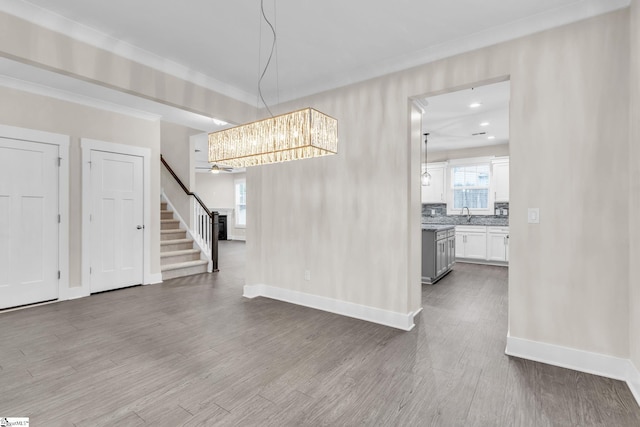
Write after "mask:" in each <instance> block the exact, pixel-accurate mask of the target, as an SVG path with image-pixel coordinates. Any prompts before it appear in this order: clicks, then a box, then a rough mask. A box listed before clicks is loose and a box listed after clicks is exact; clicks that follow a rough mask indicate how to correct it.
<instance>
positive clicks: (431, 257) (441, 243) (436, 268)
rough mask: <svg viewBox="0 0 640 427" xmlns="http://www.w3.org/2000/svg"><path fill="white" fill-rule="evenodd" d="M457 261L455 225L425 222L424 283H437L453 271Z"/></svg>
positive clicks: (423, 247)
mask: <svg viewBox="0 0 640 427" xmlns="http://www.w3.org/2000/svg"><path fill="white" fill-rule="evenodd" d="M455 262H456V230H455V226H453V225H431V224H423V225H422V283H428V284H433V283H436V282H437V281H438V280H440V279H441V278H442V277H443V276H444V275H446V274H447V273H449V272H450V271H451V269H452V268H453V265H454V264H455Z"/></svg>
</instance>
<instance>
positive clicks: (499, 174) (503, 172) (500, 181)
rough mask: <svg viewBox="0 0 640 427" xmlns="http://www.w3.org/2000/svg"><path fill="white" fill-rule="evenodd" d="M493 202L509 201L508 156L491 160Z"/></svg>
mask: <svg viewBox="0 0 640 427" xmlns="http://www.w3.org/2000/svg"><path fill="white" fill-rule="evenodd" d="M491 167H492V183H493V197H494V202H508V201H509V158H508V157H507V158H499V159H496V160H493V161H492V162H491Z"/></svg>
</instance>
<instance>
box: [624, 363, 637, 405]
mask: <svg viewBox="0 0 640 427" xmlns="http://www.w3.org/2000/svg"><path fill="white" fill-rule="evenodd" d="M629 363H630V365H631V367H630V368H629V375H628V377H627V385H628V386H629V389H630V390H631V393H632V394H633V397H635V398H636V402H638V405H640V370H638V368H636V366H635V365H634V364H633V362H629Z"/></svg>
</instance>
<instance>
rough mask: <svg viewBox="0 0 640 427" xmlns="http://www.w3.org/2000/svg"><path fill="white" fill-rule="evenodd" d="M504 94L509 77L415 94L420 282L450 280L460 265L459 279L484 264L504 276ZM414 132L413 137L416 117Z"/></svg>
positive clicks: (506, 181)
mask: <svg viewBox="0 0 640 427" xmlns="http://www.w3.org/2000/svg"><path fill="white" fill-rule="evenodd" d="M509 98H510V81H509V80H507V79H500V80H498V81H496V80H493V81H490V82H484V83H478V84H474V85H470V86H466V87H462V88H456V89H452V90H449V91H445V92H439V93H435V94H430V95H425V96H421V97H415V98H413V103H414V106H415V107H416V108H415V109H414V112H415V111H416V110H419V111H420V113H421V114H420V116H421V117H420V118H421V120H420V125H419V135H420V138H421V141H420V151H419V152H418V151H416V150H414V151H413V153H414V154H413V155H416V153H419V154H420V175H421V179H420V181H418V178H417V177H416V178H415V179H416V181H417V184H414V185H418V186H419V187H420V191H419V192H420V203H419V206H420V208H419V209H420V212H419V214H418V216H419V217H420V223H421V239H420V240H421V242H420V243H417V244H416V247H420V248H421V249H418V251H420V252H421V256H420V262H419V263H420V266H419V269H420V272H421V283H423V285H422V286H423V287H424V286H431V284H435V286H447V283H452V282H454V278H455V276H456V271H457V270H459V271H460V274H458V275H457V276H458V278H460V275H461V274H466V275H469V274H471V276H470V277H472V276H473V272H474V271H475V270H477V272H478V274H488V273H489V272H491V271H492V270H491V268H485V266H491V267H492V268H493V269H494V270H493V271H496V270H495V268H497V269H498V271H499V270H500V269H502V271H503V273H504V277H505V281H506V277H507V276H508V265H509V160H510V159H509ZM411 134H412V136H413V137H412V144H415V143H417V141H416V140H417V135H418V125H417V121H416V120H413V121H412V132H411ZM414 176H415V175H414ZM416 269H418V268H417V266H416ZM478 280H480V278H478ZM427 284H428V285H427ZM505 285H506V283H505ZM423 289H424V288H423Z"/></svg>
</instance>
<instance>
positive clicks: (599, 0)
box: [280, 0, 631, 101]
mask: <svg viewBox="0 0 640 427" xmlns="http://www.w3.org/2000/svg"><path fill="white" fill-rule="evenodd" d="M630 4H631V0H580V1H576V2H574V3H571V4H569V5H567V6H563V7H559V8H556V9H553V10H550V11H547V12H543V13H539V14H536V15H532V16H529V17H527V18H523V19H519V20H516V21H513V22H510V23H508V24H505V25H501V26H497V27H492V28H489V29H487V30H484V31H480V32H477V33H474V34H470V35H468V36H466V37H461V38H458V39H455V40H450V41H447V42H444V43H441V44H439V45H434V46H430V47H428V48H426V49H422V50H419V51H415V52H411V53H410V54H406V55H402V56H398V57H395V58H390V59H388V60H385V61H382V62H379V63H377V64H375V65H371V64H368V65H366V66H363V67H360V68H356V69H352V70H350V71H349V72H345V73H340V75H336V76H323V77H322V78H318V79H316V81H317V82H319V83H318V84H315V85H305V87H297V88H292V89H288V90H286V89H285V90H283V89H281V90H280V99H281V100H284V101H290V100H292V99H297V98H301V97H303V96H308V95H312V94H315V93H320V92H324V91H327V90H331V89H334V88H338V87H343V86H347V85H350V84H354V83H358V82H363V81H365V80H369V79H373V78H376V77H381V76H384V75H387V74H390V73H394V72H398V71H402V70H406V69H409V68H413V67H417V66H420V65H424V64H428V63H430V62H433V61H437V60H440V59H444V58H448V57H451V56H454V55H459V54H462V53H466V52H471V51H474V50H477V49H482V48H485V47H488V46H492V45H495V44H498V43H503V42H507V41H510V40H514V39H517V38H520V37H524V36H528V35H531V34H535V33H539V32H542V31H546V30H550V29H552V28H557V27H560V26H563V25H567V24H571V23H574V22H578V21H581V20H584V19H588V18H592V17H595V16H598V15H602V14H605V13H608V12H613V11H615V10H619V9H624V8H625V7H628V6H629V5H630Z"/></svg>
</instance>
